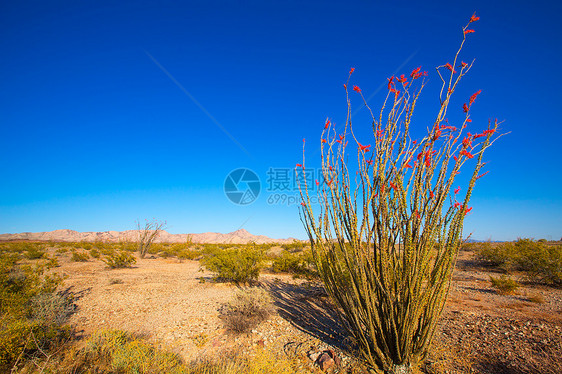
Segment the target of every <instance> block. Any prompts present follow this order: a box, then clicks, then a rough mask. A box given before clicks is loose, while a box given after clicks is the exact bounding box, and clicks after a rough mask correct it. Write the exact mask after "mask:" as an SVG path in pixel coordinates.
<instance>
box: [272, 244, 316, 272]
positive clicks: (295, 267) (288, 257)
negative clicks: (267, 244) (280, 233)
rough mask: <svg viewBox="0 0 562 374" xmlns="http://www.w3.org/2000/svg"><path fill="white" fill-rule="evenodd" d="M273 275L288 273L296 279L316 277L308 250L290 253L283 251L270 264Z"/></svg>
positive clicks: (313, 263) (314, 266) (312, 259)
mask: <svg viewBox="0 0 562 374" xmlns="http://www.w3.org/2000/svg"><path fill="white" fill-rule="evenodd" d="M271 270H272V271H273V272H274V273H289V274H294V275H295V276H297V277H314V276H317V275H318V272H317V270H316V263H315V261H314V258H313V257H312V252H311V251H310V250H308V251H304V252H299V253H291V252H288V251H283V252H281V254H280V255H279V256H277V257H275V258H274V259H273V261H272V264H271Z"/></svg>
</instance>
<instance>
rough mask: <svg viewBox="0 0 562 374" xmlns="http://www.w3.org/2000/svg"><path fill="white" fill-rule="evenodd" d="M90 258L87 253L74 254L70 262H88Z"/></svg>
mask: <svg viewBox="0 0 562 374" xmlns="http://www.w3.org/2000/svg"><path fill="white" fill-rule="evenodd" d="M89 258H90V255H89V254H88V253H87V252H76V251H73V252H72V257H70V261H74V262H86V261H88V259H89Z"/></svg>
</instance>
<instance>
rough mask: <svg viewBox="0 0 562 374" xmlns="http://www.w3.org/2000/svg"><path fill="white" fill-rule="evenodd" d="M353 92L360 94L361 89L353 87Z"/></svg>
mask: <svg viewBox="0 0 562 374" xmlns="http://www.w3.org/2000/svg"><path fill="white" fill-rule="evenodd" d="M353 91H355V92H361V89H360V88H359V87H357V86H353Z"/></svg>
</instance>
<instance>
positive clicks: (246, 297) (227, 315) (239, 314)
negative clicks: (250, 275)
mask: <svg viewBox="0 0 562 374" xmlns="http://www.w3.org/2000/svg"><path fill="white" fill-rule="evenodd" d="M270 313H271V297H270V296H269V294H268V293H267V292H266V291H265V290H263V289H261V288H257V287H252V288H248V289H240V290H237V292H236V293H235V294H234V297H233V298H232V300H231V301H230V302H228V303H227V304H226V305H224V306H223V307H222V309H221V319H222V320H223V322H224V325H225V327H226V329H227V330H228V331H231V332H235V333H246V332H249V331H250V330H252V329H253V328H255V327H256V326H257V325H259V324H260V323H261V322H263V321H265V320H266V319H267V318H268V317H269V315H270Z"/></svg>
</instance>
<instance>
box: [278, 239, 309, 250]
mask: <svg viewBox="0 0 562 374" xmlns="http://www.w3.org/2000/svg"><path fill="white" fill-rule="evenodd" d="M307 244H308V242H302V241H299V240H293V242H292V243H289V244H282V245H281V248H283V249H284V250H286V251H289V252H298V251H302V250H304V247H305V246H306V245H307Z"/></svg>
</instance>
